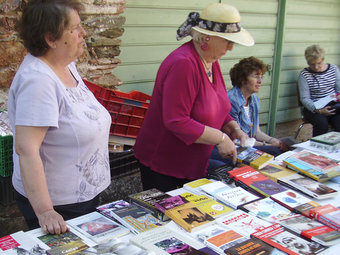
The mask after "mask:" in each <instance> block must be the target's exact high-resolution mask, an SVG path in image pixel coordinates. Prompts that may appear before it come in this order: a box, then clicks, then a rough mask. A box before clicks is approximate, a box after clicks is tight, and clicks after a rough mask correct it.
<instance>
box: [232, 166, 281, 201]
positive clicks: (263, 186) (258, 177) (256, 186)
mask: <svg viewBox="0 0 340 255" xmlns="http://www.w3.org/2000/svg"><path fill="white" fill-rule="evenodd" d="M229 174H230V176H231V177H232V178H233V179H234V180H235V181H239V182H242V183H243V184H245V185H246V186H247V187H249V188H251V189H253V190H254V191H255V192H258V193H260V194H261V195H263V196H265V197H269V196H271V195H274V194H276V193H280V192H282V191H285V190H286V188H284V187H283V186H282V185H281V184H278V183H276V182H274V181H272V180H270V179H268V178H267V177H266V176H264V175H263V174H261V173H260V172H259V171H257V170H255V169H253V168H252V167H250V166H244V167H240V168H236V169H234V170H231V171H230V172H229Z"/></svg>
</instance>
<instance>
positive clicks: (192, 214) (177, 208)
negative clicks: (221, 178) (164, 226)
mask: <svg viewBox="0 0 340 255" xmlns="http://www.w3.org/2000/svg"><path fill="white" fill-rule="evenodd" d="M155 206H156V207H157V209H158V210H160V211H161V212H163V213H165V214H166V215H167V216H168V217H169V218H170V219H172V220H173V221H174V222H176V223H177V224H178V225H179V226H181V227H182V228H183V229H185V230H186V231H188V232H192V231H196V230H198V229H201V228H204V227H206V226H208V225H209V224H212V223H213V222H214V218H213V217H211V216H210V215H209V214H208V213H206V212H205V211H203V210H201V209H200V208H198V207H197V206H196V205H195V204H194V203H192V202H189V201H188V200H187V199H185V198H184V197H181V196H180V195H177V196H172V197H169V198H165V199H163V200H161V201H159V202H158V203H156V204H155Z"/></svg>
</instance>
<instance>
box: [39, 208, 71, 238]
mask: <svg viewBox="0 0 340 255" xmlns="http://www.w3.org/2000/svg"><path fill="white" fill-rule="evenodd" d="M37 217H38V220H39V225H40V227H41V228H42V230H43V231H44V232H45V233H47V234H48V233H50V234H57V235H59V234H61V233H64V232H66V231H68V230H69V229H68V227H67V225H66V222H65V221H64V219H63V217H62V216H61V215H60V214H59V213H57V212H56V211H55V210H49V211H45V212H43V213H41V214H39V215H37Z"/></svg>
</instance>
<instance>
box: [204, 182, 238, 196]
mask: <svg viewBox="0 0 340 255" xmlns="http://www.w3.org/2000/svg"><path fill="white" fill-rule="evenodd" d="M229 189H232V187H231V186H229V185H228V184H225V183H224V182H222V181H215V182H213V183H208V184H205V185H202V186H201V190H202V191H203V192H204V193H205V194H208V195H210V196H211V197H213V198H214V197H215V193H216V192H217V191H218V192H220V191H223V190H229Z"/></svg>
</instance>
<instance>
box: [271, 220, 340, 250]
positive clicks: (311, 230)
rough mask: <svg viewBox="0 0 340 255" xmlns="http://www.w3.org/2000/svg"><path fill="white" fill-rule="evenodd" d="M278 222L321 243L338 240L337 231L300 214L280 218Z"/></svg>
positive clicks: (326, 243) (339, 235) (330, 242)
mask: <svg viewBox="0 0 340 255" xmlns="http://www.w3.org/2000/svg"><path fill="white" fill-rule="evenodd" d="M278 223H279V224H281V225H282V226H284V227H286V228H288V229H290V230H292V231H293V232H295V233H297V234H299V235H301V236H304V237H305V238H307V239H309V240H312V241H315V242H317V243H320V244H322V245H326V246H330V245H334V244H337V243H339V242H340V232H339V231H336V230H334V229H332V228H330V227H328V226H325V225H324V224H322V223H321V222H318V221H316V220H314V219H310V218H308V217H306V216H304V215H301V214H299V215H295V216H294V217H290V218H286V219H282V220H280V221H279V222H278Z"/></svg>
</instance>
